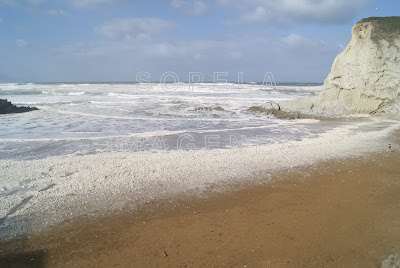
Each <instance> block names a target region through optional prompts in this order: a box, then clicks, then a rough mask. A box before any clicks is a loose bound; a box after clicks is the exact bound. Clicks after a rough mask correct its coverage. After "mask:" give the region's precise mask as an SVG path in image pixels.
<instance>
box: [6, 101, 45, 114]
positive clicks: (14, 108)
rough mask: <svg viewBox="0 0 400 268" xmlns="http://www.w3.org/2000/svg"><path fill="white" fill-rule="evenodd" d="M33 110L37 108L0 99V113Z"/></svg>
mask: <svg viewBox="0 0 400 268" xmlns="http://www.w3.org/2000/svg"><path fill="white" fill-rule="evenodd" d="M35 110H39V109H38V108H36V107H25V106H21V107H17V106H15V105H14V104H12V103H11V102H9V101H7V100H2V99H0V114H12V113H25V112H30V111H35Z"/></svg>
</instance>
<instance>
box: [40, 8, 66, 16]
mask: <svg viewBox="0 0 400 268" xmlns="http://www.w3.org/2000/svg"><path fill="white" fill-rule="evenodd" d="M45 13H46V14H47V15H50V16H55V17H68V16H69V14H68V12H66V11H65V10H62V9H49V10H47V11H46V12H45Z"/></svg>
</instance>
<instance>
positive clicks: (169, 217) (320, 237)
mask: <svg viewBox="0 0 400 268" xmlns="http://www.w3.org/2000/svg"><path fill="white" fill-rule="evenodd" d="M398 137H399V134H398V132H397V133H396V143H394V144H398V141H399V139H398ZM398 153H399V152H397V151H395V152H393V153H378V154H369V155H367V156H364V157H363V156H358V157H354V158H346V159H339V160H333V161H332V160H330V161H324V162H320V163H318V164H316V165H315V166H308V167H303V168H296V169H293V170H289V171H282V172H278V173H275V174H273V175H272V178H271V179H269V182H268V183H265V184H261V185H248V186H244V187H243V188H241V189H237V191H235V190H234V189H233V191H231V192H226V193H219V194H211V195H209V196H208V197H207V198H187V197H184V198H172V199H171V198H169V199H164V200H162V201H151V202H148V203H147V204H145V205H142V206H141V208H140V209H139V210H137V211H136V212H135V211H132V212H126V213H119V214H117V215H114V216H109V217H103V218H101V217H100V218H95V219H91V220H88V219H82V218H81V219H80V220H79V219H77V220H73V221H67V222H64V223H63V224H59V225H58V226H56V227H53V228H50V229H47V230H44V231H42V232H41V233H39V234H32V235H30V236H29V237H24V238H21V237H20V238H18V239H14V240H11V241H8V242H5V243H3V244H2V247H1V248H2V249H1V251H0V256H1V257H0V264H5V265H6V264H11V263H19V264H34V266H35V265H37V267H48V266H51V267H62V266H64V265H74V264H76V265H77V266H85V267H94V266H112V265H115V264H120V265H122V266H129V265H133V266H140V267H143V266H153V267H154V266H174V267H176V266H179V267H183V266H185V265H187V266H189V267H191V266H212V265H227V266H241V267H243V266H245V265H246V266H247V267H253V266H264V267H303V266H305V267H377V266H380V263H381V261H383V260H384V259H386V258H387V256H388V255H389V254H392V253H396V252H398V251H399V250H400V244H399V241H400V228H399V227H398V226H400V214H399V213H398V212H397V211H399V210H400V195H398V192H399V191H400V178H399V177H398V174H400V165H399V162H400V157H399V156H398ZM242 186H243V185H242ZM164 252H165V254H164ZM165 255H167V256H165ZM32 259H33V260H32Z"/></svg>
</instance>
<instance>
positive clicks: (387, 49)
mask: <svg viewBox="0 0 400 268" xmlns="http://www.w3.org/2000/svg"><path fill="white" fill-rule="evenodd" d="M269 107H271V105H270V104H267V105H265V106H264V108H265V109H266V110H268V108H269ZM279 111H280V112H281V113H288V114H290V113H291V114H302V115H303V116H306V117H307V116H311V117H340V116H346V115H355V114H373V115H380V116H385V117H388V118H393V119H398V120H400V17H383V18H368V19H363V20H361V21H360V22H358V23H357V24H356V25H355V26H354V27H353V30H352V39H351V41H350V43H349V45H348V46H347V48H346V49H345V50H344V51H343V52H342V53H341V54H340V55H338V56H337V57H336V59H335V61H334V63H333V66H332V70H331V72H330V74H329V75H328V77H327V78H326V80H325V83H324V86H323V90H322V92H321V93H320V94H319V95H318V96H317V97H315V98H309V99H307V98H301V99H296V100H293V101H283V102H281V103H279Z"/></svg>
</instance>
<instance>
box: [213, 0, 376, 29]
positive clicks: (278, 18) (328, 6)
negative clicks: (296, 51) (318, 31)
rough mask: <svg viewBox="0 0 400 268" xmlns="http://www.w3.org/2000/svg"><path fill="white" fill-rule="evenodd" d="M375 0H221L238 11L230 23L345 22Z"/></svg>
mask: <svg viewBox="0 0 400 268" xmlns="http://www.w3.org/2000/svg"><path fill="white" fill-rule="evenodd" d="M372 3H373V0H353V1H348V0H336V1H331V0H328V1H327V0H269V1H265V0H218V2H217V4H218V6H220V7H224V8H231V9H235V10H237V11H238V13H239V15H238V17H237V18H236V19H235V20H233V21H229V22H228V23H230V24H255V23H257V24H290V23H292V24H293V23H320V24H344V23H347V22H349V21H351V19H353V18H354V17H355V16H356V15H357V14H358V13H359V12H360V11H361V10H362V9H363V8H366V7H368V6H370V5H371V4H372Z"/></svg>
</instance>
